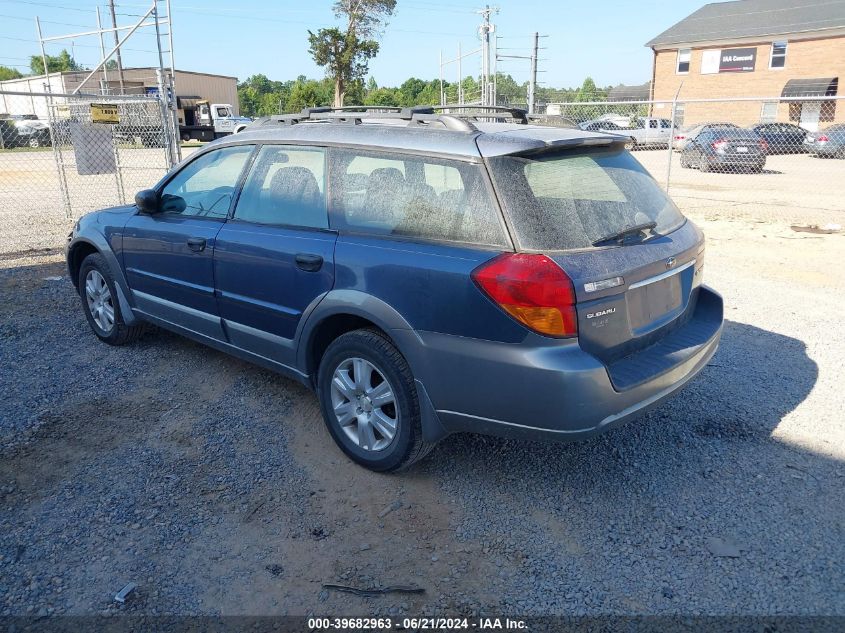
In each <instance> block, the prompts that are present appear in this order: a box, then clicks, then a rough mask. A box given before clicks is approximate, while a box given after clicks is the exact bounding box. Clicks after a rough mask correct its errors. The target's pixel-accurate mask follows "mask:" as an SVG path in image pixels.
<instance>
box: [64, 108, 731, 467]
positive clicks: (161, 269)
mask: <svg viewBox="0 0 845 633" xmlns="http://www.w3.org/2000/svg"><path fill="white" fill-rule="evenodd" d="M482 115H485V116H482ZM482 115H480V114H479V113H478V112H475V113H474V114H473V113H468V112H466V111H461V110H457V113H456V110H454V109H453V110H450V111H449V113H443V111H441V110H439V109H437V110H436V109H433V108H428V107H418V108H411V109H402V110H400V109H398V108H396V109H391V108H384V109H381V110H380V111H374V110H367V109H363V108H360V109H357V110H350V109H341V110H330V109H312V110H307V111H304V112H303V113H302V114H299V115H292V116H281V117H271V118H268V119H264V120H259V121H257V122H256V123H254V124H253V125H251V126H250V127H249V128H248V129H247V131H245V132H243V133H240V134H237V135H233V136H229V137H226V138H225V139H221V140H219V141H215V142H213V143H210V144H209V145H207V146H206V147H204V148H203V149H201V150H199V151H198V152H197V153H195V154H194V155H192V156H191V157H190V158H188V159H187V160H185V161H183V162H182V164H180V165H179V166H177V167H176V168H174V169H173V170H172V171H171V172H170V173H169V174H167V176H165V177H164V178H163V179H162V180H161V182H159V183H158V184H157V185H156V186H155V187H154V188H153V189H149V190H145V191H142V192H140V193H139V194H138V195H137V196H136V198H135V204H133V205H127V206H122V207H117V208H112V209H105V210H102V211H98V212H95V213H91V214H89V215H86V216H85V217H83V218H82V219H81V220H80V221H79V222H78V224H77V226H76V227H75V229H74V230H73V232H72V234H71V235H70V237H69V241H68V245H67V263H68V269H69V272H70V278H71V279H72V280H73V283H74V284H75V286H76V288H77V289H78V291H79V295H80V297H81V300H82V307H83V309H84V311H85V315H86V317H87V319H88V322H89V324H90V326H91V328H92V329H93V331H94V333H95V334H96V335H97V336H98V337H99V338H100V339H102V340H103V341H104V342H106V343H109V344H112V345H120V344H123V343H128V342H130V341H132V340H133V339H135V338H136V337H137V336H138V335H139V334H140V333H141V332H142V331H143V329H144V327H145V325H146V324H147V323H152V324H156V325H158V326H161V327H163V328H166V329H168V330H172V331H174V332H177V333H179V334H183V335H185V336H188V337H190V338H192V339H195V340H197V341H200V342H202V343H206V344H207V345H209V346H211V347H214V348H216V349H219V350H223V351H225V352H228V353H231V354H233V355H235V356H238V357H240V358H243V359H247V360H249V361H253V362H255V363H258V364H260V365H263V366H265V367H268V368H271V369H273V370H276V371H279V372H280V373H283V374H285V375H287V376H290V377H293V378H295V379H297V380H299V381H301V382H302V383H304V384H305V385H308V386H309V387H311V388H313V389H314V390H315V391H316V394H317V398H318V399H319V402H320V406H321V409H322V413H323V417H324V418H325V422H326V425H327V427H328V430H329V432H330V433H331V435H332V437H333V438H334V440H335V441H336V442H337V444H338V446H339V447H340V448H341V449H342V450H343V451H344V452H345V453H346V454H347V455H348V456H349V457H351V458H352V459H353V460H355V461H356V462H358V463H360V464H362V465H364V466H366V467H368V468H371V469H373V470H378V471H392V470H397V469H400V468H402V467H406V466H408V465H410V464H412V463H413V462H415V461H416V460H418V459H420V458H421V457H423V456H424V455H425V454H426V453H427V452H428V451H429V450H430V449H431V448H432V447H433V446H434V444H435V443H437V442H438V441H439V440H441V439H443V438H444V437H446V436H448V435H449V434H451V433H456V432H478V433H488V434H494V435H500V436H507V437H514V438H549V439H561V440H572V439H581V438H585V437H588V436H591V435H593V434H595V433H598V432H600V431H603V430H605V429H608V428H611V427H613V426H615V425H617V424H619V423H621V422H623V421H625V420H629V419H631V418H634V417H637V416H639V415H641V414H642V413H643V412H645V411H646V410H648V409H649V408H651V407H653V406H655V405H657V404H659V403H660V402H662V401H664V400H665V399H666V398H668V397H669V396H671V395H672V394H674V393H675V392H677V391H678V390H679V389H680V388H681V387H683V386H684V385H685V384H686V383H687V382H688V381H689V380H690V379H692V378H693V377H694V376H695V375H696V374H698V373H699V372H700V371H701V369H702V368H703V367H704V366H705V365H706V364H707V362H708V361H709V359H710V358H711V356H712V355H713V354H714V353H715V351H716V347H717V345H718V342H719V337H720V334H721V329H722V300H721V298H720V297H719V295H718V294H716V293H715V292H713V291H712V290H710V289H709V288H707V287H706V286H704V285H702V271H703V264H704V238H703V235H702V233H701V231H700V230H699V229H698V228H697V227H696V226H695V225H694V224H693V223H692V222H690V221H689V220H687V219H685V218H684V217H683V215H681V213H680V212H679V211H678V209H677V208H676V207H675V205H674V204H673V203H672V201H671V200H670V199H669V198H668V197H667V196H666V194H665V193H664V192H663V191H662V190H661V189H660V187H659V186H658V185H657V184H656V182H655V181H654V180H653V179H652V177H651V176H650V175H649V174H648V173H647V172H646V171H645V170H644V169H643V167H642V166H641V165H640V164H639V163H638V162H637V161H636V160H635V159H634V158H633V157H632V156H631V154H629V153H628V152H627V151H625V149H624V141H625V139H624V138H622V137H618V136H613V135H610V134H605V133H594V132H586V131H581V130H577V129H562V128H549V127H540V126H535V125H529V124H528V122H527V119H526V118H525V116H524V113H523V112H521V111H518V110H514V111H508V112H503V111H498V110H485V111H483V112H482Z"/></svg>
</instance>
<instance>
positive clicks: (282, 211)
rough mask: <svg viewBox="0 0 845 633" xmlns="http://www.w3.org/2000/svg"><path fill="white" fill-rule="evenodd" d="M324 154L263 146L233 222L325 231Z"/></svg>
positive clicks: (326, 221) (311, 150)
mask: <svg viewBox="0 0 845 633" xmlns="http://www.w3.org/2000/svg"><path fill="white" fill-rule="evenodd" d="M325 163H326V156H325V150H323V149H321V148H312V147H290V146H287V145H265V146H264V147H262V148H261V150H260V151H259V152H258V156H257V157H256V159H255V162H254V163H253V165H252V169H251V170H250V172H249V176H247V179H246V182H245V183H244V188H243V191H242V192H241V195H240V197H239V198H238V204H237V207H236V208H235V219H238V220H243V221H244V222H255V223H257V224H279V225H288V226H299V227H308V228H322V229H325V228H328V226H329V222H328V214H327V213H326V184H325Z"/></svg>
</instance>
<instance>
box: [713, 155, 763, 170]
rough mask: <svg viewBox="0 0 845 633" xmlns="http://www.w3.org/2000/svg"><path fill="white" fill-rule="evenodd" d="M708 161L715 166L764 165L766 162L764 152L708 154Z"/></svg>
mask: <svg viewBox="0 0 845 633" xmlns="http://www.w3.org/2000/svg"><path fill="white" fill-rule="evenodd" d="M707 162H708V163H710V164H711V165H712V166H713V167H763V165H765V164H766V156H765V155H764V154H752V155H751V156H747V157H746V156H720V155H715V156H713V155H711V156H708V158H707Z"/></svg>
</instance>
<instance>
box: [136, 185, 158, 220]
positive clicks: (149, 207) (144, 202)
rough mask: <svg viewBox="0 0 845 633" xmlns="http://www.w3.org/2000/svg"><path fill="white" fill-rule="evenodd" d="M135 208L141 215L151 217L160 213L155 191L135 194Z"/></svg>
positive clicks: (149, 190)
mask: <svg viewBox="0 0 845 633" xmlns="http://www.w3.org/2000/svg"><path fill="white" fill-rule="evenodd" d="M135 206H137V207H138V210H139V211H140V212H141V213H147V214H149V215H153V214H154V213H158V212H159V211H161V201H160V200H159V197H158V193H157V192H156V190H155V189H144V190H143V191H139V192H138V193H136V194H135Z"/></svg>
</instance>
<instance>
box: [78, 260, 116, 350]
mask: <svg viewBox="0 0 845 633" xmlns="http://www.w3.org/2000/svg"><path fill="white" fill-rule="evenodd" d="M85 300H86V302H87V304H88V311H89V312H90V313H91V318H93V319H94V323H96V324H97V327H99V328H100V330H102V331H103V332H104V333H106V334H108V333H110V332H111V331H112V329H113V328H114V303H113V302H112V296H111V291H110V290H109V285H108V284H107V283H106V279H105V277H103V275H102V274H101V273H100V271H99V270H89V271H88V274H87V275H85Z"/></svg>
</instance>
